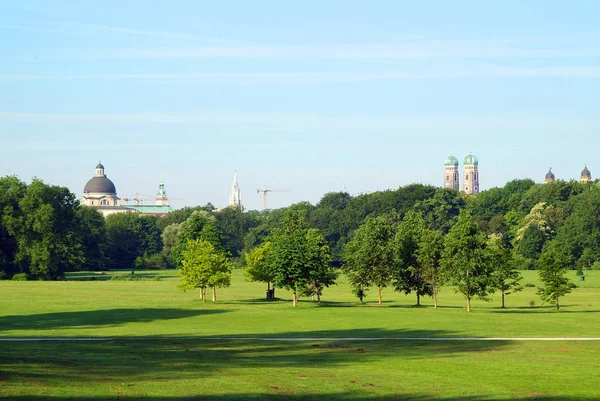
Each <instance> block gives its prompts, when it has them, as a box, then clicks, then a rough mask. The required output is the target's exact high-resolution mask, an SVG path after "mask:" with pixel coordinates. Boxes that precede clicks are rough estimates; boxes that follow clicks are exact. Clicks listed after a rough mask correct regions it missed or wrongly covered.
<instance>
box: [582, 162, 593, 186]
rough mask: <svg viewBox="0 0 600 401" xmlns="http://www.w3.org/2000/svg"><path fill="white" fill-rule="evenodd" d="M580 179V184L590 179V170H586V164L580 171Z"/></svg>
mask: <svg viewBox="0 0 600 401" xmlns="http://www.w3.org/2000/svg"><path fill="white" fill-rule="evenodd" d="M580 181H581V183H582V184H583V183H586V182H591V181H592V173H590V170H588V168H587V164H586V165H585V167H584V168H583V171H582V172H581V178H580Z"/></svg>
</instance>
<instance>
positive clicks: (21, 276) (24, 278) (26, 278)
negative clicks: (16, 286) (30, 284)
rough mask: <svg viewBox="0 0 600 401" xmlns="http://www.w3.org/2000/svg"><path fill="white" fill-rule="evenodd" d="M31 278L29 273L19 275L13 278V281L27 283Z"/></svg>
mask: <svg viewBox="0 0 600 401" xmlns="http://www.w3.org/2000/svg"><path fill="white" fill-rule="evenodd" d="M27 280H29V278H28V277H27V273H17V274H15V275H13V276H12V281H27Z"/></svg>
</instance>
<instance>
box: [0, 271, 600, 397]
mask: <svg viewBox="0 0 600 401" xmlns="http://www.w3.org/2000/svg"><path fill="white" fill-rule="evenodd" d="M523 274H524V277H525V278H524V280H523V282H524V283H532V284H537V276H536V274H535V272H524V273H523ZM112 275H123V276H126V275H128V274H127V273H125V272H120V273H111V274H104V275H103V274H96V273H85V272H82V273H75V274H71V275H70V276H69V277H68V280H67V281H61V282H9V281H0V306H1V309H0V337H4V338H6V337H117V339H115V340H111V341H101V342H55V341H47V342H24V341H19V342H0V397H6V398H9V399H16V400H29V399H39V398H44V399H51V400H52V399H53V400H66V399H89V400H92V399H100V400H108V399H124V400H138V399H139V400H142V399H151V400H170V399H173V400H184V399H215V400H236V399H253V400H259V399H272V400H284V399H290V398H293V399H316V400H391V399H406V400H426V399H432V400H453V399H460V400H479V399H489V400H500V399H504V400H508V399H518V400H529V399H537V400H562V399H564V400H598V399H600V388H599V386H598V383H600V369H599V366H600V342H573V341H552V342H533V341H447V342H425V341H402V342H399V341H394V340H385V341H337V340H335V341H333V340H327V339H328V338H329V339H331V338H341V337H352V338H362V337H377V338H396V337H410V338H415V337H416V338H423V337H600V272H599V271H592V272H588V273H587V275H586V281H579V279H578V278H577V277H576V276H575V274H574V273H572V275H571V277H570V278H571V279H572V280H573V281H574V282H576V284H578V285H579V288H577V289H576V290H575V291H574V292H573V293H572V294H570V295H568V296H566V297H564V298H563V299H562V300H561V304H562V309H561V310H560V311H556V310H554V309H553V307H552V306H550V305H542V304H541V302H540V300H539V298H538V297H537V296H536V295H535V288H530V287H528V288H525V289H524V290H523V291H522V292H520V293H516V294H511V295H509V296H508V297H507V306H508V307H507V308H506V309H504V310H502V309H500V307H499V305H500V302H499V295H497V294H496V295H494V296H493V297H492V298H493V300H492V302H490V303H487V302H480V301H479V302H474V303H473V308H474V311H473V312H471V313H467V312H466V311H465V308H464V299H463V298H462V296H460V295H457V294H454V292H453V291H452V289H450V288H444V289H443V291H442V292H441V294H440V296H439V302H440V305H441V307H440V308H438V309H434V308H433V307H432V302H431V300H430V299H428V298H426V299H424V306H423V307H419V308H417V307H414V303H415V298H414V296H412V295H409V296H404V295H402V294H398V293H394V292H393V291H392V290H391V289H387V290H385V291H384V304H383V305H381V306H380V305H377V304H376V303H375V302H374V298H375V294H374V293H373V294H370V295H372V296H371V297H369V298H368V300H369V302H368V303H367V304H365V305H359V304H358V303H357V301H356V299H355V298H353V297H352V295H351V293H350V290H349V286H348V285H347V284H346V283H345V282H344V281H343V280H341V282H340V285H338V286H336V287H333V288H329V289H327V290H326V291H325V293H324V297H323V300H324V302H323V303H322V305H321V306H318V305H317V304H316V302H313V301H311V300H303V302H300V304H299V306H298V308H296V309H294V308H292V307H291V301H290V300H291V295H290V293H288V292H286V291H282V290H279V289H278V290H277V292H276V296H277V297H278V298H279V299H278V300H275V301H271V302H268V301H265V300H264V299H263V298H264V294H265V285H264V284H260V283H248V282H245V281H244V279H243V276H242V274H241V272H240V271H236V272H235V277H234V280H233V284H232V287H230V288H228V289H222V290H219V292H218V294H217V295H218V302H217V303H216V304H213V303H212V302H210V301H209V302H207V303H206V304H204V303H202V302H201V301H200V300H199V299H198V294H197V292H188V293H183V292H181V291H179V290H178V289H177V288H176V284H177V277H176V273H175V272H173V271H156V272H141V273H140V274H136V277H139V278H144V279H146V280H144V281H115V280H110V278H111V276H112ZM156 276H159V277H160V278H161V279H160V281H153V280H151V278H153V277H156ZM136 337H151V338H150V339H147V338H144V339H140V338H136ZM214 337H244V338H245V339H244V340H235V341H224V340H219V339H217V340H215V339H211V338H214ZM259 337H281V338H290V339H291V338H294V337H310V338H315V337H318V338H323V340H313V341H281V342H265V341H260V340H258V339H255V340H252V339H248V338H259Z"/></svg>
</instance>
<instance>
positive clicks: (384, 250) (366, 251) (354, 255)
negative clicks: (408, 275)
mask: <svg viewBox="0 0 600 401" xmlns="http://www.w3.org/2000/svg"><path fill="white" fill-rule="evenodd" d="M393 236H394V232H393V229H392V226H391V225H390V223H389V221H388V220H387V219H386V218H385V217H383V216H380V217H367V219H366V220H365V223H364V224H363V225H362V226H360V227H359V229H358V230H356V232H355V233H354V238H353V239H352V240H351V241H350V242H349V243H348V244H347V245H346V249H345V253H344V256H345V263H344V266H343V269H344V272H345V273H346V275H347V276H348V278H349V280H350V283H351V285H352V290H353V293H354V294H355V295H356V297H357V298H358V299H359V300H360V302H361V303H363V299H364V298H365V296H366V293H367V291H368V287H370V286H371V285H375V286H377V289H378V298H379V303H381V289H382V288H385V287H386V286H387V285H388V284H389V282H390V280H391V278H392V271H391V269H390V266H391V265H392V262H393V253H392V247H391V242H392V239H393Z"/></svg>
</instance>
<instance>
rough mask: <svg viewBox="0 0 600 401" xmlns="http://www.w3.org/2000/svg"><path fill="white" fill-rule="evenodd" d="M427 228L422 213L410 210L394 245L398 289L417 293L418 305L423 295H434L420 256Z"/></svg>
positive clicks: (396, 287)
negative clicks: (422, 239) (422, 237)
mask: <svg viewBox="0 0 600 401" xmlns="http://www.w3.org/2000/svg"><path fill="white" fill-rule="evenodd" d="M424 230H425V223H424V221H423V218H422V217H421V215H420V214H419V213H417V212H414V211H410V212H408V213H407V214H406V216H404V219H403V220H402V222H400V224H399V225H398V231H397V232H396V235H395V236H394V239H393V242H392V244H391V246H392V252H393V255H394V258H393V261H394V263H393V267H394V268H393V273H392V274H393V278H394V288H395V289H396V291H400V292H404V293H405V294H410V293H411V292H413V291H414V292H415V294H416V295H417V306H418V305H420V304H421V296H423V295H433V287H432V285H431V283H430V282H429V280H427V279H426V276H425V272H424V268H423V266H422V265H421V263H420V261H419V258H418V255H419V253H418V250H419V243H420V242H421V236H422V235H423V232H424Z"/></svg>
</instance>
